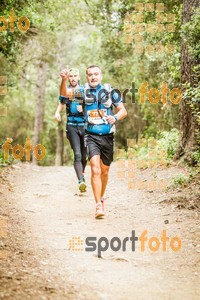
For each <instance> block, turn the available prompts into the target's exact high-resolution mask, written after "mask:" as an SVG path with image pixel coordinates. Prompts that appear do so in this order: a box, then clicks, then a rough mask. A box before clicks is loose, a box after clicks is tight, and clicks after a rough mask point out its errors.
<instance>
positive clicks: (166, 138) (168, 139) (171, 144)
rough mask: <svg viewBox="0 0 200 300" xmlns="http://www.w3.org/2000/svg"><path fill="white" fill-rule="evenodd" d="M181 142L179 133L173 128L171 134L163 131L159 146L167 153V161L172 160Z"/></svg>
mask: <svg viewBox="0 0 200 300" xmlns="http://www.w3.org/2000/svg"><path fill="white" fill-rule="evenodd" d="M178 141H179V131H178V130H177V129H175V128H173V129H172V130H171V131H170V132H167V131H163V132H161V133H160V138H159V139H158V142H157V145H158V148H159V149H163V150H165V151H166V153H167V159H169V160H171V159H172V158H173V157H174V155H175V153H176V150H177V147H178Z"/></svg>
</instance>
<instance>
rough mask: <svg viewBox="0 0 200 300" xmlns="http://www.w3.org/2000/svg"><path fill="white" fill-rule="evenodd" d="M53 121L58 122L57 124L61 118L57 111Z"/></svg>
mask: <svg viewBox="0 0 200 300" xmlns="http://www.w3.org/2000/svg"><path fill="white" fill-rule="evenodd" d="M55 119H56V120H57V121H58V122H61V116H60V113H59V112H58V111H57V112H56V113H55Z"/></svg>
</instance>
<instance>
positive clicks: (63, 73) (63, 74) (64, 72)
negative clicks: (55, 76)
mask: <svg viewBox="0 0 200 300" xmlns="http://www.w3.org/2000/svg"><path fill="white" fill-rule="evenodd" d="M60 76H61V77H62V79H65V80H67V79H68V77H69V67H68V66H66V67H65V69H63V70H62V71H61V72H60Z"/></svg>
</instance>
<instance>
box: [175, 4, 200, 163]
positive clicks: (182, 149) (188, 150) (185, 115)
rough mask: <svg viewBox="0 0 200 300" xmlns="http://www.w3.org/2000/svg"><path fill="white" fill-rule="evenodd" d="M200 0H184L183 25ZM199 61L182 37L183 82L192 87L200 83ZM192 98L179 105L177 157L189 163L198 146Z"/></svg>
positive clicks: (188, 20) (196, 124)
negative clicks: (197, 69)
mask: <svg viewBox="0 0 200 300" xmlns="http://www.w3.org/2000/svg"><path fill="white" fill-rule="evenodd" d="M199 5H200V0H183V15H182V23H183V25H184V24H185V23H187V22H190V21H191V17H192V15H193V13H194V9H195V8H197V7H199ZM197 64H198V62H197V61H195V59H194V58H192V57H191V55H190V53H189V50H188V45H187V41H185V39H184V38H183V39H182V49H181V83H182V84H185V83H187V82H188V83H190V86H191V87H195V86H197V84H198V79H197V78H196V77H195V74H194V72H193V68H194V66H195V65H197ZM191 102H192V99H190V98H187V99H185V100H182V101H181V103H180V106H179V112H180V135H181V136H180V143H179V148H178V150H177V153H176V155H175V159H178V158H180V156H184V159H185V161H186V162H188V163H189V164H194V161H193V159H192V151H194V150H195V149H196V148H197V134H196V129H197V128H198V123H197V117H196V116H195V114H194V112H193V110H192V109H191V107H190V104H191Z"/></svg>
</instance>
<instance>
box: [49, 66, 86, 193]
mask: <svg viewBox="0 0 200 300" xmlns="http://www.w3.org/2000/svg"><path fill="white" fill-rule="evenodd" d="M60 76H61V77H62V82H61V86H60V97H59V101H60V102H59V104H58V107H57V110H56V113H55V118H56V119H57V121H58V122H60V121H61V116H60V112H61V111H62V110H63V108H64V107H65V104H66V113H67V124H66V135H67V138H68V140H69V142H70V145H71V148H72V150H73V153H74V169H75V172H76V175H77V178H78V184H79V190H80V191H81V192H85V191H86V183H85V178H84V170H85V167H86V164H87V159H86V156H87V150H86V147H85V144H84V134H85V130H84V113H83V105H84V103H83V99H84V98H83V96H84V88H83V87H81V86H80V85H79V80H80V75H79V70H78V69H74V68H72V69H68V67H67V68H66V69H64V70H62V71H61V73H60ZM67 80H69V85H68V88H67Z"/></svg>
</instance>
